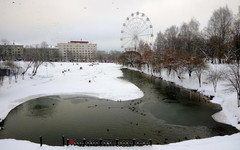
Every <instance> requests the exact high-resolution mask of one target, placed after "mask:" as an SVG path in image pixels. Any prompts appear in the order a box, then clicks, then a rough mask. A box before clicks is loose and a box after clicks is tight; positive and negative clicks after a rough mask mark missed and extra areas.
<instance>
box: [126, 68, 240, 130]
mask: <svg viewBox="0 0 240 150" xmlns="http://www.w3.org/2000/svg"><path fill="white" fill-rule="evenodd" d="M227 67H228V66H227V65H225V64H208V69H210V70H211V69H212V70H214V69H218V70H225V69H226V68H227ZM128 69H132V70H135V71H140V72H143V73H145V74H147V75H152V76H154V77H158V78H161V79H163V80H165V81H169V82H172V83H174V84H176V85H178V86H181V87H184V88H187V89H190V90H194V91H196V92H199V93H201V94H203V95H205V96H207V97H211V98H212V100H211V102H212V103H216V104H219V105H221V107H222V110H221V111H220V112H218V113H215V114H214V115H213V116H212V117H213V119H214V120H216V121H218V122H221V123H225V124H229V125H232V126H234V127H236V128H237V129H238V130H240V124H239V122H240V108H238V107H237V92H235V91H229V90H228V87H226V84H227V81H226V80H222V81H219V83H218V86H217V91H216V93H215V92H214V89H213V85H212V83H209V82H208V81H207V80H206V78H207V73H206V72H205V73H203V74H202V86H201V87H199V84H198V79H197V77H196V76H195V75H194V73H193V75H192V77H191V78H189V76H188V74H187V73H185V74H184V75H183V80H182V81H181V80H179V79H178V78H177V75H174V73H172V74H171V75H170V76H168V73H167V70H165V69H163V70H162V72H161V74H160V73H152V72H151V69H147V68H144V69H143V70H138V69H136V68H128Z"/></svg>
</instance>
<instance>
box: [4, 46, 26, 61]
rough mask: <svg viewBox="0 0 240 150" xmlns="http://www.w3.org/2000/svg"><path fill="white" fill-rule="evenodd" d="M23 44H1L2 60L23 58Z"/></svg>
mask: <svg viewBox="0 0 240 150" xmlns="http://www.w3.org/2000/svg"><path fill="white" fill-rule="evenodd" d="M23 49H24V48H23V45H15V44H13V45H6V44H4V45H0V60H22V59H23Z"/></svg>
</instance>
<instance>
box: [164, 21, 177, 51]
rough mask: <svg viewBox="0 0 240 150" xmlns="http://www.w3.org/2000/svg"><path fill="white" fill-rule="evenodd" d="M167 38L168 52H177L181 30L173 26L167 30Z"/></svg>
mask: <svg viewBox="0 0 240 150" xmlns="http://www.w3.org/2000/svg"><path fill="white" fill-rule="evenodd" d="M164 34H165V37H166V40H167V49H168V50H170V49H171V50H176V49H178V47H179V45H178V42H179V41H178V34H179V29H178V27H177V26H175V25H173V26H171V27H170V28H167V29H166V30H165V33H164Z"/></svg>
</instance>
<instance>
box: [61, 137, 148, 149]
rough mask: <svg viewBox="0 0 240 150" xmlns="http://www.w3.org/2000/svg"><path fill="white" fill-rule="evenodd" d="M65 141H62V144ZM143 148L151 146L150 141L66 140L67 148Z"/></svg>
mask: <svg viewBox="0 0 240 150" xmlns="http://www.w3.org/2000/svg"><path fill="white" fill-rule="evenodd" d="M63 138H64V137H63ZM64 141H65V140H63V142H64ZM64 144H65V143H63V145H64ZM69 145H74V146H126V147H129V146H144V145H152V140H151V139H148V140H147V139H85V138H83V139H81V140H78V139H67V146H69Z"/></svg>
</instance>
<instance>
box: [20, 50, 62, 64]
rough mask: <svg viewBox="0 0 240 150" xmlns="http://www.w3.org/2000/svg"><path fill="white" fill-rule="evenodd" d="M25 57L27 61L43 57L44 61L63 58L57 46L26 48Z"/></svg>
mask: <svg viewBox="0 0 240 150" xmlns="http://www.w3.org/2000/svg"><path fill="white" fill-rule="evenodd" d="M23 58H24V60H25V61H31V60H33V59H41V60H42V61H50V62H54V61H55V62H57V61H61V60H62V56H61V54H60V53H59V50H58V49H57V48H25V49H24V53H23Z"/></svg>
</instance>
